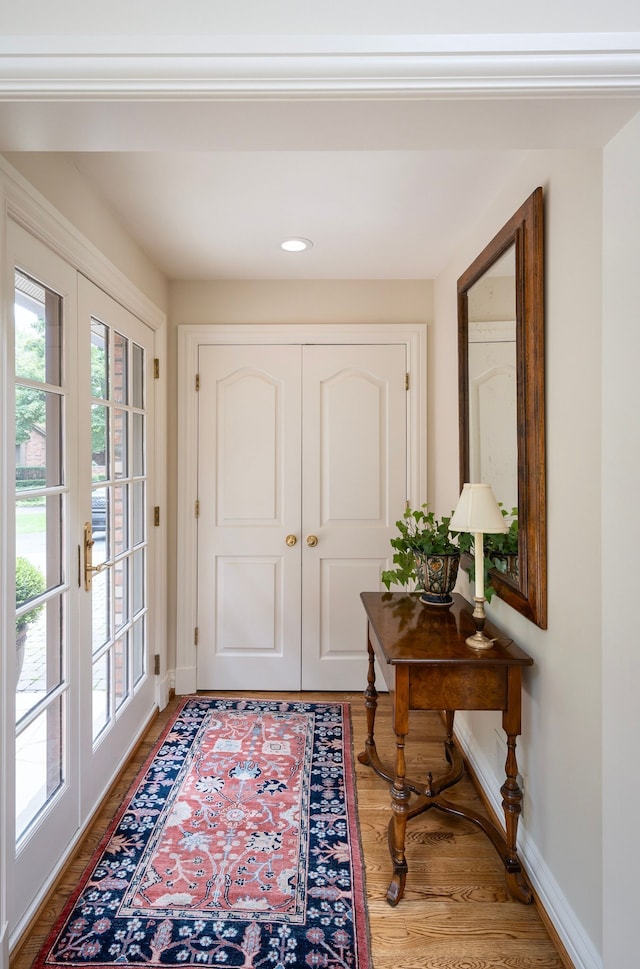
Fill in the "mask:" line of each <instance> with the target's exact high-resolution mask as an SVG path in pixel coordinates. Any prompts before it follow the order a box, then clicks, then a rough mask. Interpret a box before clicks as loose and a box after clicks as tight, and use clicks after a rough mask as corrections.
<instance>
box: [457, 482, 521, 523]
mask: <svg viewBox="0 0 640 969" xmlns="http://www.w3.org/2000/svg"><path fill="white" fill-rule="evenodd" d="M449 529H450V531H452V532H489V533H494V534H495V533H496V532H506V531H508V526H507V524H506V522H505V520H504V517H503V515H502V512H501V511H500V507H499V505H498V502H497V501H496V498H495V495H494V493H493V488H492V487H491V485H490V484H465V485H463V487H462V494H461V495H460V499H459V501H458V504H457V505H456V510H455V511H454V513H453V515H452V516H451V521H450V522H449Z"/></svg>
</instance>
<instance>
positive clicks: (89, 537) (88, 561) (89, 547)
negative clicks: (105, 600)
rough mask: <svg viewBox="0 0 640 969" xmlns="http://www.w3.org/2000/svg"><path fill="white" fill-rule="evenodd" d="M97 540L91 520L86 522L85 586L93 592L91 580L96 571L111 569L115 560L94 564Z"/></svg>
mask: <svg viewBox="0 0 640 969" xmlns="http://www.w3.org/2000/svg"><path fill="white" fill-rule="evenodd" d="M94 545H95V542H94V540H93V534H92V530H91V522H85V523H84V587H85V589H86V591H87V592H91V580H92V579H93V574H94V572H104V570H105V569H110V568H111V566H112V565H113V562H106V561H105V562H100V564H99V565H94V564H93V561H92V555H93V546H94Z"/></svg>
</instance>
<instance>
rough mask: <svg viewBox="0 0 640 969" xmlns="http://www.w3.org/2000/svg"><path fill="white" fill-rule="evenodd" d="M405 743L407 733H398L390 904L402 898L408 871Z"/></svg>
mask: <svg viewBox="0 0 640 969" xmlns="http://www.w3.org/2000/svg"><path fill="white" fill-rule="evenodd" d="M404 743H405V735H404V734H396V776H395V779H394V782H393V784H392V785H391V810H392V811H393V816H392V818H391V821H390V822H389V852H390V854H391V861H392V863H393V875H392V877H391V883H390V885H389V888H388V889H387V901H388V903H389V905H397V904H398V902H399V901H400V899H401V898H402V896H403V894H404V887H405V883H406V880H407V871H408V868H407V861H406V858H405V854H404V843H405V836H406V830H407V814H408V812H409V798H410V797H411V791H410V790H409V788H408V787H407V785H406V782H405V776H406V766H405V757H404Z"/></svg>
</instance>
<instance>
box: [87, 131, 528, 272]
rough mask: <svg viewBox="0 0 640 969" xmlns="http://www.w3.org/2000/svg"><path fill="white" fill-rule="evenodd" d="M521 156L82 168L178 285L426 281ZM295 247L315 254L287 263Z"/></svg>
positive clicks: (204, 159)
mask: <svg viewBox="0 0 640 969" xmlns="http://www.w3.org/2000/svg"><path fill="white" fill-rule="evenodd" d="M519 155H520V153H519V152H512V151H503V152H496V151H493V152H491V151H480V152H473V151H433V152H427V151H393V150H389V151H367V150H363V151H324V152H322V151H271V152H265V151H253V152H252V151H241V152H238V151H226V152H224V151H223V152H189V153H185V152H165V153H146V152H145V153H140V152H137V153H131V152H128V153H117V154H113V153H108V154H104V153H94V154H86V153H80V154H77V155H76V156H75V157H74V162H75V164H76V165H77V167H78V168H79V170H80V171H81V172H83V173H85V174H86V175H87V176H88V177H89V178H90V179H91V181H92V182H93V184H94V185H96V186H97V187H98V189H99V191H100V193H101V194H102V195H103V196H104V197H105V198H106V199H108V201H109V203H110V205H111V206H112V207H113V209H114V210H115V211H116V212H117V214H118V217H119V219H120V220H121V221H122V222H123V223H124V224H125V225H126V227H127V228H128V230H129V232H130V233H131V235H133V236H134V237H135V238H136V239H137V240H138V242H139V243H140V245H141V246H142V247H143V248H144V249H145V250H146V252H147V253H148V254H149V256H150V257H151V259H152V260H153V261H154V262H155V263H156V264H157V265H158V266H159V267H160V268H161V269H162V270H163V272H164V273H165V274H166V275H167V276H169V277H171V278H181V279H194V278H198V279H200V278H202V279H205V278H222V279H238V278H248V279H278V278H314V279H322V278H325V279H367V278H382V279H384V278H388V279H403V278H416V279H418V278H425V277H426V276H428V277H431V276H435V275H436V274H437V273H438V272H439V271H440V270H441V269H442V268H444V266H445V265H446V261H447V256H448V253H449V252H450V251H451V248H452V247H453V246H455V243H456V239H457V238H458V237H459V236H460V235H461V234H462V233H463V232H464V228H465V223H466V221H467V219H468V218H469V216H470V214H471V215H473V213H474V212H475V211H477V209H478V207H479V206H481V205H482V204H486V199H487V197H491V195H493V194H494V192H495V191H496V190H497V187H498V185H499V183H500V180H501V179H502V178H503V176H504V173H505V171H506V170H507V169H508V168H509V167H510V166H511V165H512V164H514V163H515V162H516V161H517V159H518V157H519ZM478 186H482V192H481V193H480V194H479V192H478ZM533 187H535V186H533ZM290 236H304V237H305V238H308V239H311V240H312V242H313V248H311V249H309V250H308V251H306V252H302V253H287V252H284V251H283V250H282V249H281V248H280V243H281V242H282V241H283V240H284V239H287V238H289V237H290Z"/></svg>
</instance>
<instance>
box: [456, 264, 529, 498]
mask: <svg viewBox="0 0 640 969" xmlns="http://www.w3.org/2000/svg"><path fill="white" fill-rule="evenodd" d="M467 296H468V327H469V329H468V342H469V475H470V480H471V481H483V482H485V483H487V484H490V485H491V486H492V488H493V493H494V495H495V496H496V498H497V499H498V501H499V502H500V503H501V504H502V506H503V508H504V509H505V510H506V511H507V512H508V514H509V517H511V516H512V510H513V509H516V511H515V515H516V516H517V506H518V440H517V408H516V257H515V246H514V245H512V246H510V247H509V249H507V251H506V252H505V254H504V255H503V256H502V257H501V258H500V259H499V260H498V261H497V262H496V263H494V265H493V266H492V267H491V268H490V269H489V270H488V271H487V272H486V273H485V274H484V275H483V276H481V278H480V279H479V280H478V281H477V283H474V285H473V286H471V287H470V289H469V291H468V294H467Z"/></svg>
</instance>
